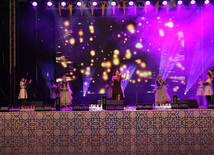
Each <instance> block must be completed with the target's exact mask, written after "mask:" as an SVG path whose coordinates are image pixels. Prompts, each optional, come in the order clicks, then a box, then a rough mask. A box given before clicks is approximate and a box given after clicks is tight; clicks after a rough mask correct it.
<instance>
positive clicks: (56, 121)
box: [0, 108, 214, 155]
mask: <svg viewBox="0 0 214 155" xmlns="http://www.w3.org/2000/svg"><path fill="white" fill-rule="evenodd" d="M0 131H1V132H0V149H1V153H2V154H75V155H76V154H93V155H94V154H136V155H139V154H185V155H187V154H206V155H207V154H214V143H213V142H214V110H211V109H204V108H200V109H186V110H165V109H160V110H143V111H136V110H124V111H78V112H73V111H69V110H68V111H67V110H64V111H47V112H45V111H41V112H30V111H29V112H1V113H0Z"/></svg>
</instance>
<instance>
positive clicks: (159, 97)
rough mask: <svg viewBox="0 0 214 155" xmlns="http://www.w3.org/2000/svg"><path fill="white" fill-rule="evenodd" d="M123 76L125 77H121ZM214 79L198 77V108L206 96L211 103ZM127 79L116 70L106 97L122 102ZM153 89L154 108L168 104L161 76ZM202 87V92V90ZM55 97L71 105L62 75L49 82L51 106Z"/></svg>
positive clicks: (23, 96)
mask: <svg viewBox="0 0 214 155" xmlns="http://www.w3.org/2000/svg"><path fill="white" fill-rule="evenodd" d="M123 74H125V76H122V75H123ZM211 77H212V78H214V74H213V73H212V71H211V70H209V72H208V73H207V80H206V81H203V80H202V77H199V82H198V83H197V84H196V87H197V96H198V97H199V103H200V106H203V96H204V95H205V96H206V100H207V104H210V103H212V100H211V99H212V97H211V96H212V94H213V91H212V89H211V79H210V78H211ZM126 78H127V70H126V71H124V72H123V73H120V71H119V70H118V69H117V70H115V71H114V73H113V77H112V80H111V81H109V83H108V84H107V85H106V97H107V98H108V99H112V100H123V98H124V92H123V90H122V87H121V81H122V80H125V79H126ZM31 82H32V80H30V81H29V82H27V81H25V78H22V79H21V81H20V88H21V89H20V93H19V97H18V99H20V100H25V99H27V90H26V88H27V87H28V86H29V85H30V84H31ZM155 85H156V87H155V106H157V105H158V104H162V103H168V102H169V101H170V100H171V99H170V97H169V94H168V93H167V86H166V81H165V80H164V79H162V76H161V75H159V76H158V78H157V80H156V84H155ZM203 87H204V90H203ZM56 97H60V106H61V107H65V106H70V105H71V104H72V100H73V97H72V90H71V88H70V85H69V82H68V81H67V79H66V76H65V75H64V76H63V77H62V81H60V82H59V83H58V85H55V84H54V81H53V80H52V81H51V87H50V101H51V104H52V106H54V104H55V100H56Z"/></svg>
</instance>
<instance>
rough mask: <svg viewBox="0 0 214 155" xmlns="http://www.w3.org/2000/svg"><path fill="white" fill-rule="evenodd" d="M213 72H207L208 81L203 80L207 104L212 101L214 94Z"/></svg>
mask: <svg viewBox="0 0 214 155" xmlns="http://www.w3.org/2000/svg"><path fill="white" fill-rule="evenodd" d="M210 77H211V74H210V73H207V80H206V81H203V80H201V82H202V83H203V85H205V87H204V95H205V96H206V100H207V106H208V104H210V103H212V98H211V96H212V94H213V91H212V88H211V86H210V85H211V79H210Z"/></svg>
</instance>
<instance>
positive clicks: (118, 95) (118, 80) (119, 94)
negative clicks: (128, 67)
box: [112, 69, 127, 100]
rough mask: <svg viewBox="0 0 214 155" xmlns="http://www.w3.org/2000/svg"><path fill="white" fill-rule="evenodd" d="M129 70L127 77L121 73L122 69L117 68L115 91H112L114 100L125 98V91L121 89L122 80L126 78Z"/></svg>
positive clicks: (114, 78)
mask: <svg viewBox="0 0 214 155" xmlns="http://www.w3.org/2000/svg"><path fill="white" fill-rule="evenodd" d="M126 77H127V72H125V77H122V76H121V75H120V71H119V70H118V69H117V70H115V71H114V74H113V77H112V81H113V82H114V83H113V91H112V100H123V92H122V89H121V86H120V84H121V81H122V80H124V79H126Z"/></svg>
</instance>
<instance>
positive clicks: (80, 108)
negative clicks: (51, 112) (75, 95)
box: [72, 104, 89, 111]
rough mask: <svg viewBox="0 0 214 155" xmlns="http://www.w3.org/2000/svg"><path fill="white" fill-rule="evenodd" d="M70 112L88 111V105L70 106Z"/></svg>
mask: <svg viewBox="0 0 214 155" xmlns="http://www.w3.org/2000/svg"><path fill="white" fill-rule="evenodd" d="M72 111H89V105H84V104H80V105H72Z"/></svg>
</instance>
